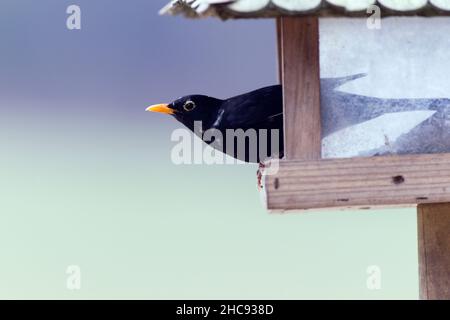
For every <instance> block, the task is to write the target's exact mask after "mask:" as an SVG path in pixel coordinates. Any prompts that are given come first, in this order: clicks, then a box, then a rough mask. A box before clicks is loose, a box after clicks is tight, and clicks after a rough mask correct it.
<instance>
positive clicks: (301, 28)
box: [280, 17, 321, 160]
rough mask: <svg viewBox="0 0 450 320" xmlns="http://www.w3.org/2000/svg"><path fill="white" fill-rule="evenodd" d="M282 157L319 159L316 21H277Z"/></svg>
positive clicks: (318, 86) (317, 38)
mask: <svg viewBox="0 0 450 320" xmlns="http://www.w3.org/2000/svg"><path fill="white" fill-rule="evenodd" d="M280 23H281V35H280V38H281V46H282V83H283V99H284V155H285V158H286V159H303V160H313V159H319V158H320V156H321V121H320V67H319V22H318V18H317V17H283V18H281V22H280Z"/></svg>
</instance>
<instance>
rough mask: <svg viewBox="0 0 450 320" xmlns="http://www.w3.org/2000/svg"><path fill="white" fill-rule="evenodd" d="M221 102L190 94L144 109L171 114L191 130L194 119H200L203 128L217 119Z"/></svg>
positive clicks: (208, 126) (206, 127)
mask: <svg viewBox="0 0 450 320" xmlns="http://www.w3.org/2000/svg"><path fill="white" fill-rule="evenodd" d="M222 102H223V101H222V100H220V99H216V98H212V97H208V96H202V95H190V96H186V97H181V98H179V99H177V100H175V101H174V102H172V103H169V104H155V105H152V106H150V107H148V108H147V109H146V111H151V112H159V113H165V114H170V115H173V116H174V117H175V119H177V120H178V121H180V122H181V123H183V124H184V125H185V126H186V127H188V128H189V129H191V130H193V128H194V122H195V121H202V126H203V128H205V129H208V128H210V127H211V125H212V124H213V123H214V121H215V120H216V119H217V114H218V112H219V109H220V107H221V105H222Z"/></svg>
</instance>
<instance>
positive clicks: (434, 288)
mask: <svg viewBox="0 0 450 320" xmlns="http://www.w3.org/2000/svg"><path fill="white" fill-rule="evenodd" d="M417 226H418V234H419V277H420V298H421V299H430V300H434V299H440V300H441V299H445V300H448V299H450V203H443V204H421V205H419V206H418V208H417Z"/></svg>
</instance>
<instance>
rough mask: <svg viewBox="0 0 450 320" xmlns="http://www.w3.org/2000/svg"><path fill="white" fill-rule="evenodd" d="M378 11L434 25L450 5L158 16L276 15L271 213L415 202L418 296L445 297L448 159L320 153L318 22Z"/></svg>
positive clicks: (235, 6) (203, 0) (246, 6)
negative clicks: (277, 155) (279, 154)
mask: <svg viewBox="0 0 450 320" xmlns="http://www.w3.org/2000/svg"><path fill="white" fill-rule="evenodd" d="M374 5H376V6H377V7H373V6H374ZM368 8H369V10H368ZM377 8H378V9H379V10H380V14H381V17H385V16H426V17H427V19H434V17H435V16H447V15H449V14H450V1H448V0H430V1H427V0H404V1H402V0H398V1H394V0H383V1H381V0H379V1H375V0H359V1H346V0H327V1H325V0H234V1H226V0H200V1H199V0H197V1H194V0H175V1H172V2H171V3H170V4H168V5H167V6H166V7H165V8H163V9H162V13H169V14H185V15H187V16H189V17H202V16H218V17H220V18H222V19H228V18H255V17H273V18H276V21H277V24H276V25H277V36H278V49H279V70H280V79H281V82H282V84H283V91H284V132H285V136H284V139H285V158H284V159H282V160H281V161H280V162H279V170H278V172H277V173H276V174H267V175H265V176H264V179H263V192H264V193H265V197H264V198H265V202H266V206H267V208H268V210H271V211H281V212H286V211H288V210H309V209H324V208H356V209H369V208H374V207H380V206H384V207H385V206H417V208H418V209H417V212H418V239H419V270H420V297H421V298H422V299H450V153H445V152H439V153H419V154H395V152H394V153H392V154H388V155H376V156H368V157H360V156H356V157H352V156H350V157H343V158H339V157H337V158H336V157H334V158H333V157H332V158H326V159H324V158H323V157H322V155H323V150H322V149H323V141H322V132H323V128H322V125H323V122H322V120H323V119H322V118H323V110H321V79H320V74H321V73H320V71H321V68H320V67H321V66H320V54H319V48H320V46H319V20H318V17H326V16H332V17H340V16H342V17H352V18H353V17H365V18H368V17H369V15H370V13H372V12H373V10H376V9H377ZM441 19H442V18H441ZM437 32H439V31H437ZM443 37H446V36H443ZM434 50H435V49H434ZM448 54H449V55H450V53H448ZM449 57H450V56H449ZM445 121H447V120H445ZM449 123H450V120H449ZM449 128H450V126H449V127H447V128H444V129H443V130H447V133H448V130H449ZM447 133H445V132H444V134H447ZM447 152H450V150H447Z"/></svg>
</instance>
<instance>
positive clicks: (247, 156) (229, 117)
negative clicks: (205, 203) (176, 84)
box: [146, 85, 283, 163]
mask: <svg viewBox="0 0 450 320" xmlns="http://www.w3.org/2000/svg"><path fill="white" fill-rule="evenodd" d="M146 110H147V111H152V112H159V113H165V114H170V115H172V116H174V117H175V119H177V120H178V121H179V122H181V123H182V124H184V125H185V126H186V127H187V128H188V129H190V130H191V131H192V132H194V133H195V134H196V135H197V136H199V137H200V138H202V139H203V141H204V142H206V143H208V144H209V145H211V146H212V147H213V148H215V149H218V150H220V151H223V152H225V153H226V154H228V155H230V156H232V157H234V158H236V159H239V160H241V161H245V162H254V163H258V162H259V163H260V162H262V161H264V160H266V159H267V158H273V157H277V158H281V157H283V97H282V87H281V85H275V86H270V87H265V88H262V89H259V90H255V91H252V92H249V93H246V94H242V95H239V96H236V97H233V98H229V99H226V100H221V99H216V98H212V97H208V96H204V95H189V96H185V97H182V98H179V99H177V100H175V101H174V102H172V103H170V104H157V105H153V106H150V107H148V108H147V109H146ZM199 121H201V129H200V130H196V127H195V122H197V123H198V122H199ZM210 129H215V130H218V132H220V135H219V136H220V137H219V138H217V136H214V137H213V139H204V137H205V136H206V135H205V136H204V135H203V134H204V133H205V132H207V130H210ZM264 129H265V130H267V131H265V130H264ZM230 130H231V131H230ZM250 131H252V132H250ZM231 133H233V134H231ZM230 139H234V141H233V142H232V143H230ZM227 142H228V143H227Z"/></svg>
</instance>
